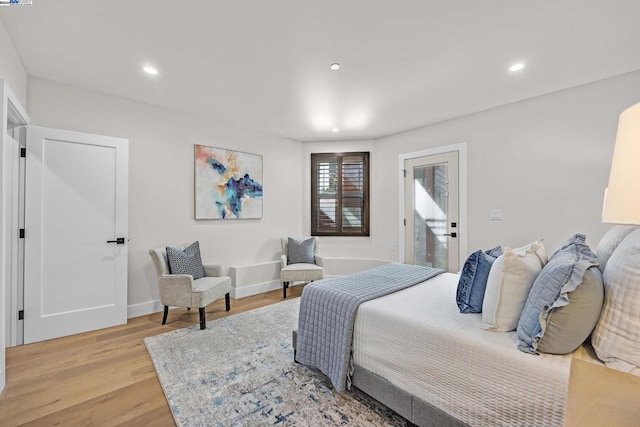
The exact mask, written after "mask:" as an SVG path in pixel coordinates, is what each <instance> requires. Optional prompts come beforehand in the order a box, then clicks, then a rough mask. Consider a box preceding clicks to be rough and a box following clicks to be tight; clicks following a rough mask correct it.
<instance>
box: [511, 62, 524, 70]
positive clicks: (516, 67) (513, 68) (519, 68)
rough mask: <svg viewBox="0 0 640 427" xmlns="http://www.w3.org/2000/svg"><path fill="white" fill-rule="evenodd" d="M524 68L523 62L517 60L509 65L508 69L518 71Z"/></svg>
mask: <svg viewBox="0 0 640 427" xmlns="http://www.w3.org/2000/svg"><path fill="white" fill-rule="evenodd" d="M523 68H524V64H523V63H522V62H518V63H516V64H513V65H512V66H511V67H509V71H511V72H512V73H513V72H516V71H520V70H522V69H523Z"/></svg>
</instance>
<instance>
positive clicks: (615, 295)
mask: <svg viewBox="0 0 640 427" xmlns="http://www.w3.org/2000/svg"><path fill="white" fill-rule="evenodd" d="M603 278H604V305H603V307H602V313H601V314H600V319H599V320H598V324H597V325H596V328H595V330H594V331H593V335H592V336H591V343H592V344H593V348H594V349H595V350H596V354H597V355H598V357H599V358H600V360H602V361H603V362H605V363H606V364H607V366H609V367H611V368H614V369H619V370H622V371H627V372H628V371H630V370H632V369H634V368H637V367H640V309H639V307H640V229H637V230H635V231H633V232H632V233H631V234H629V235H628V236H627V237H626V238H625V239H624V240H623V241H622V243H620V245H619V246H618V248H617V249H616V250H615V251H614V252H613V254H612V255H611V257H610V258H609V261H608V262H607V266H606V267H605V269H604V275H603Z"/></svg>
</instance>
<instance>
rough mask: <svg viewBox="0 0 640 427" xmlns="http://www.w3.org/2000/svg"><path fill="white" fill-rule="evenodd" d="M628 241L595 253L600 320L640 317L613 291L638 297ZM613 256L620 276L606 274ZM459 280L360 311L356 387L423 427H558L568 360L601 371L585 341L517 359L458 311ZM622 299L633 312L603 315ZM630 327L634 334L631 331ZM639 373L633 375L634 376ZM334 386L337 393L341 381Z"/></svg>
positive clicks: (497, 335)
mask: <svg viewBox="0 0 640 427" xmlns="http://www.w3.org/2000/svg"><path fill="white" fill-rule="evenodd" d="M613 234H616V233H613ZM627 235H629V230H627V231H625V232H624V233H622V234H621V233H618V234H617V235H614V236H613V237H611V236H610V237H609V238H608V239H609V240H611V241H612V242H613V243H611V244H608V246H609V247H603V248H601V246H602V242H601V245H600V246H599V247H598V252H599V256H598V261H601V260H600V253H604V254H605V256H604V258H603V260H602V261H601V263H602V264H601V269H602V270H604V271H605V294H606V295H607V296H606V298H605V306H604V308H603V310H602V313H603V315H602V316H601V318H603V317H606V318H611V319H616V318H623V319H624V320H625V322H628V321H629V319H630V318H633V319H637V318H640V316H639V315H638V314H637V312H638V310H634V309H633V307H637V305H635V302H637V299H638V295H640V294H639V293H634V294H629V293H626V294H625V293H624V292H621V291H620V290H616V289H614V290H613V291H611V289H609V288H611V287H612V286H613V284H614V283H613V282H620V281H621V282H623V283H622V284H623V285H624V286H626V287H627V288H628V289H627V290H628V291H629V292H636V291H635V289H638V286H637V282H638V278H639V277H640V263H638V261H637V260H638V259H640V258H638V257H639V256H640V230H637V231H635V232H633V233H631V234H630V236H631V237H629V238H627V240H625V243H628V242H629V240H630V239H631V240H632V241H631V242H630V243H628V244H626V246H625V245H620V246H621V250H622V249H623V248H622V246H625V248H624V252H625V253H624V254H622V255H621V256H619V257H616V256H615V254H614V255H613V256H612V254H613V253H614V250H615V248H616V247H617V246H618V245H619V244H620V243H621V242H622V240H624V239H625V238H626V236H627ZM606 238H607V236H605V238H603V241H604V240H605V239H606ZM605 246H606V245H605ZM605 252H606V253H605ZM609 257H611V260H612V262H611V263H610V264H615V271H612V270H613V268H609V269H608V270H605V268H604V267H605V264H606V263H607V259H609ZM614 259H615V260H614ZM611 267H613V266H611ZM607 271H609V273H607ZM607 277H608V279H609V282H610V284H609V286H607V283H606V282H607V280H606V279H607ZM458 280H459V275H458V274H452V273H442V274H439V275H436V276H435V277H433V278H430V279H429V280H426V281H421V282H419V283H417V284H414V285H413V286H410V287H407V288H405V289H402V290H398V291H395V292H393V293H390V294H388V295H385V296H381V297H378V298H375V299H371V300H369V301H366V302H363V303H361V304H360V305H359V306H358V308H357V311H356V314H355V320H354V322H353V340H352V341H351V349H352V353H351V354H352V358H350V370H351V371H352V372H351V373H352V375H351V377H350V379H351V385H353V386H355V387H357V388H359V389H360V390H362V391H364V392H365V393H367V394H369V395H370V396H372V397H373V398H375V399H377V400H379V401H380V402H382V403H383V404H385V405H386V406H388V407H389V408H391V409H393V410H394V411H396V412H397V413H399V414H400V415H402V416H403V417H405V418H406V419H407V420H409V421H411V422H412V423H414V424H417V425H419V426H463V425H491V426H516V425H536V426H560V425H562V424H563V419H564V412H565V406H566V396H567V389H568V383H569V372H570V366H571V360H572V359H573V358H578V359H581V360H586V361H589V362H592V363H596V364H603V363H602V362H601V361H600V360H599V359H598V358H597V357H596V352H595V351H594V349H593V348H592V347H591V345H590V344H589V343H588V341H589V340H587V343H585V344H583V345H582V346H580V347H578V349H577V350H576V351H574V352H573V353H570V354H566V355H547V354H540V355H534V354H528V353H525V352H522V351H519V350H518V335H517V332H515V331H513V332H493V331H489V330H487V329H485V328H484V327H483V322H482V319H481V315H480V314H461V313H460V312H459V310H458V307H457V306H456V303H455V301H456V289H457V285H458ZM616 286H618V284H616ZM624 286H623V288H624ZM305 291H306V288H305ZM625 292H626V291H625ZM616 295H620V296H621V298H623V299H624V300H625V301H626V302H627V303H628V302H629V301H632V303H633V304H632V305H631V314H629V313H625V315H624V316H618V315H613V314H611V313H609V314H607V313H608V312H610V311H611V310H616V309H615V307H616V304H617V302H616V301H613V299H615V298H618V297H616ZM607 299H609V301H608V302H607ZM303 300H304V293H303ZM627 305H628V304H627ZM301 306H302V304H301ZM612 307H614V308H612ZM634 313H635V314H634ZM614 314H615V313H614ZM633 319H632V320H633ZM601 323H602V324H603V325H604V326H602V325H601ZM614 323H615V321H609V320H607V321H605V322H599V323H598V326H597V327H596V329H595V331H594V332H593V336H594V337H595V338H594V340H593V342H594V346H597V345H600V348H598V347H596V348H598V350H599V351H598V355H602V353H601V351H603V350H607V348H604V347H603V345H602V342H604V341H606V340H605V339H603V338H602V337H601V336H602V335H606V334H607V333H608V334H609V335H612V334H614V333H615V331H613V330H612V329H614V328H613V327H614V326H615V325H614ZM607 328H608V329H611V330H609V331H608V332H607V331H606V329H607ZM625 328H626V329H625ZM625 328H623V329H625V333H626V334H627V335H628V330H629V327H628V325H627V326H625ZM636 329H637V328H635V327H634V328H631V330H633V331H636ZM634 333H637V331H636V332H634ZM296 338H297V337H296V333H295V332H294V347H296V344H297V345H298V346H297V347H296V348H297V349H300V342H298V343H296ZM638 341H640V340H638V339H635V338H634V341H633V342H632V343H631V344H630V345H627V346H626V349H625V350H624V351H628V352H630V353H631V354H633V355H635V354H636V353H639V351H637V349H636V346H638V345H639V344H638ZM627 359H628V358H627ZM603 360H605V361H606V362H607V364H609V363H611V364H612V365H613V364H615V363H618V362H619V360H618V358H616V357H612V358H610V359H603ZM635 366H640V365H638V364H636V365H635ZM323 372H325V371H323ZM325 373H326V372H325ZM633 373H635V374H636V375H637V374H638V369H637V368H636V369H634V370H633ZM327 375H328V374H327ZM328 376H329V377H331V376H330V375H328ZM332 382H334V380H333V379H332ZM334 386H335V387H336V390H338V391H340V387H339V385H338V386H336V383H335V382H334Z"/></svg>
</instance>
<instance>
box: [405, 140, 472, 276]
mask: <svg viewBox="0 0 640 427" xmlns="http://www.w3.org/2000/svg"><path fill="white" fill-rule="evenodd" d="M404 169H405V171H406V179H405V203H406V206H405V215H406V228H405V261H406V262H407V263H408V264H416V265H424V266H427V267H435V268H441V269H443V270H447V271H452V272H457V271H458V270H459V267H460V266H459V258H460V257H459V253H460V245H459V243H458V242H459V237H460V231H459V230H460V224H459V187H458V169H459V167H458V152H457V151H454V152H447V153H442V154H434V155H431V156H425V157H418V158H413V159H407V160H405V164H404Z"/></svg>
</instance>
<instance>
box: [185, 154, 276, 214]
mask: <svg viewBox="0 0 640 427" xmlns="http://www.w3.org/2000/svg"><path fill="white" fill-rule="evenodd" d="M193 152H194V218H195V219H196V220H208V219H214V220H217V219H225V220H229V219H253V220H256V219H262V217H263V211H264V209H263V158H262V155H260V154H253V153H247V152H244V151H237V150H231V149H227V148H218V147H210V146H207V145H200V144H194V146H193Z"/></svg>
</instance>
